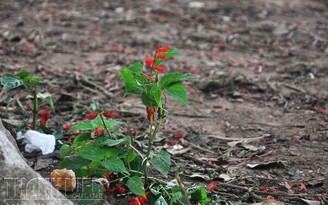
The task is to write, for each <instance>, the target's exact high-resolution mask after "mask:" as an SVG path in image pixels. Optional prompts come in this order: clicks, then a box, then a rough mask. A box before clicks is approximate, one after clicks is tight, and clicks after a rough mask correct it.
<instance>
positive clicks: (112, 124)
mask: <svg viewBox="0 0 328 205" xmlns="http://www.w3.org/2000/svg"><path fill="white" fill-rule="evenodd" d="M104 122H105V125H106V127H107V128H112V127H116V126H117V125H121V124H124V122H121V121H117V120H104ZM90 123H91V124H92V126H93V129H95V128H96V127H97V126H103V122H102V120H101V118H100V116H99V115H98V116H97V117H96V118H95V119H93V120H91V121H90Z"/></svg>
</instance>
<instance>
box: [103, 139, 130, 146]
mask: <svg viewBox="0 0 328 205" xmlns="http://www.w3.org/2000/svg"><path fill="white" fill-rule="evenodd" d="M102 144H103V145H106V146H109V147H112V146H116V145H119V144H125V145H129V144H131V137H125V138H122V139H118V140H113V139H108V140H106V141H105V142H103V143H102Z"/></svg>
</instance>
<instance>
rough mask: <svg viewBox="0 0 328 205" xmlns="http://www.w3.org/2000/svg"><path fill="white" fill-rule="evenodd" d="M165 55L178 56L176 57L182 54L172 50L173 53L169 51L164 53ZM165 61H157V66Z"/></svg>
mask: <svg viewBox="0 0 328 205" xmlns="http://www.w3.org/2000/svg"><path fill="white" fill-rule="evenodd" d="M163 54H165V55H166V57H168V58H169V57H172V56H176V55H180V54H181V52H180V51H177V50H172V51H168V52H163ZM164 60H165V59H160V58H159V59H157V60H156V65H160V64H161V63H162V62H163V61H164Z"/></svg>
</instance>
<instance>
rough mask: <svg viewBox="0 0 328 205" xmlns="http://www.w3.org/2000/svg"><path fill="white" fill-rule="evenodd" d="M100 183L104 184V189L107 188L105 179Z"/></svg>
mask: <svg viewBox="0 0 328 205" xmlns="http://www.w3.org/2000/svg"><path fill="white" fill-rule="evenodd" d="M101 184H102V185H103V186H104V188H105V189H108V184H107V183H106V181H105V180H102V181H101Z"/></svg>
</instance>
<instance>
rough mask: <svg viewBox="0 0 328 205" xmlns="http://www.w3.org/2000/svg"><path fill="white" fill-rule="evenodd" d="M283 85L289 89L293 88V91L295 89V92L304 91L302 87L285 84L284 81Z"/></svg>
mask: <svg viewBox="0 0 328 205" xmlns="http://www.w3.org/2000/svg"><path fill="white" fill-rule="evenodd" d="M284 86H285V87H286V88H289V89H292V90H295V91H297V92H302V93H305V92H306V91H305V90H304V89H302V88H298V87H296V86H294V85H290V84H286V83H285V84H284Z"/></svg>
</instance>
